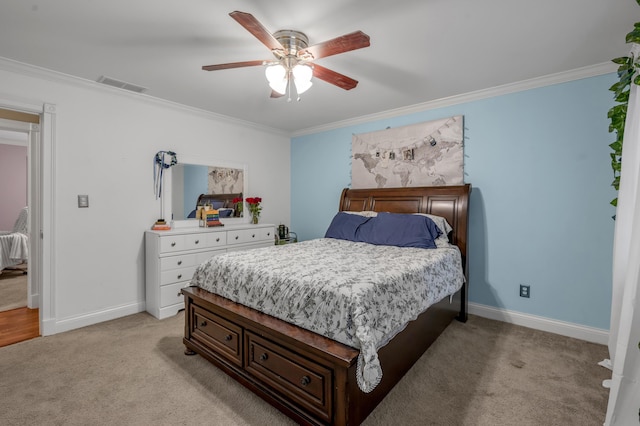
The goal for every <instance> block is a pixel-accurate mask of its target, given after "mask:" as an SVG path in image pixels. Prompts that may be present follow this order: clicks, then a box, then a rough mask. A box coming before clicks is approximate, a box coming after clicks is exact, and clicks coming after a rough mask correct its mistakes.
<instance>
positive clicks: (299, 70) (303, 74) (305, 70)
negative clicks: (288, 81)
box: [292, 64, 313, 95]
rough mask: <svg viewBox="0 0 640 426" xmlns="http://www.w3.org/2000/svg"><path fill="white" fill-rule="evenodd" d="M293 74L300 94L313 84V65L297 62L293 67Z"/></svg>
mask: <svg viewBox="0 0 640 426" xmlns="http://www.w3.org/2000/svg"><path fill="white" fill-rule="evenodd" d="M292 74H293V82H294V84H295V85H296V92H298V95H301V94H303V93H304V92H306V91H307V90H309V88H311V86H313V82H312V81H311V77H313V69H312V68H311V66H309V65H306V64H297V65H296V66H295V67H293V70H292Z"/></svg>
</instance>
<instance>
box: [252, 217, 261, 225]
mask: <svg viewBox="0 0 640 426" xmlns="http://www.w3.org/2000/svg"><path fill="white" fill-rule="evenodd" d="M259 219H260V216H258V215H257V214H253V215H251V223H253V224H254V225H257V224H258V220H259Z"/></svg>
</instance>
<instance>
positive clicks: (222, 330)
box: [191, 306, 242, 367]
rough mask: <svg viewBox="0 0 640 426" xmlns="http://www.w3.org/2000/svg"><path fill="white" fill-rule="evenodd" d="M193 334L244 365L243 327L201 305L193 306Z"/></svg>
mask: <svg viewBox="0 0 640 426" xmlns="http://www.w3.org/2000/svg"><path fill="white" fill-rule="evenodd" d="M192 309H193V310H192V312H191V315H192V316H191V335H192V337H193V338H195V339H199V340H201V341H202V342H203V343H204V344H206V345H208V346H210V347H213V348H215V349H216V351H217V353H218V354H220V355H222V356H224V357H225V358H226V359H228V360H229V361H231V362H232V363H234V364H236V365H237V366H239V367H242V347H241V344H242V327H240V326H238V325H236V324H234V323H232V322H229V321H227V320H225V319H223V318H221V317H219V316H217V315H215V314H213V313H211V312H207V311H205V310H204V309H202V308H200V307H199V306H192Z"/></svg>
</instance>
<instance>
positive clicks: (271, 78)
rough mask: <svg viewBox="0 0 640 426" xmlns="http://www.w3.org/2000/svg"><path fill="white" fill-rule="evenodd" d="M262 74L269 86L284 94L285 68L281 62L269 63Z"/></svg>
mask: <svg viewBox="0 0 640 426" xmlns="http://www.w3.org/2000/svg"><path fill="white" fill-rule="evenodd" d="M264 74H265V76H266V77H267V81H268V82H269V87H271V89H273V90H274V91H275V92H278V93H280V94H281V95H284V94H285V93H286V92H287V70H286V68H285V67H284V66H282V64H274V65H269V66H267V67H266V68H265V70H264Z"/></svg>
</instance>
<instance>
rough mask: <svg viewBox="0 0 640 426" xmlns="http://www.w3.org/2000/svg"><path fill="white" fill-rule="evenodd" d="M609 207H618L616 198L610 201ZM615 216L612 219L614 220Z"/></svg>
mask: <svg viewBox="0 0 640 426" xmlns="http://www.w3.org/2000/svg"><path fill="white" fill-rule="evenodd" d="M611 205H612V206H613V207H618V197H616V198H614V199H613V200H611ZM615 218H616V217H615V216H613V219H614V220H615Z"/></svg>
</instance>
